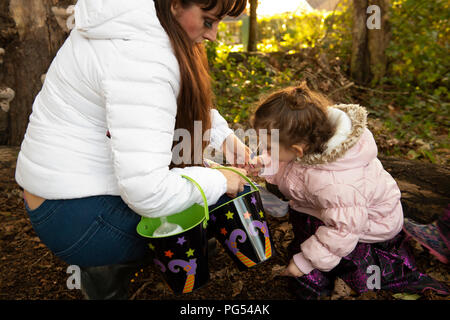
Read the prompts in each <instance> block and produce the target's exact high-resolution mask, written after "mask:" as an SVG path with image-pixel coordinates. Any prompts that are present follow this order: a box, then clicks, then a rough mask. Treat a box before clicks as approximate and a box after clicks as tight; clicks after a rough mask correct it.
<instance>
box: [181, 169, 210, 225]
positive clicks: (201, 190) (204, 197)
mask: <svg viewBox="0 0 450 320" xmlns="http://www.w3.org/2000/svg"><path fill="white" fill-rule="evenodd" d="M182 177H183V178H185V179H187V180H189V181H190V182H192V183H193V184H194V185H195V186H196V187H197V189H198V190H199V191H200V194H201V195H202V198H203V202H204V203H205V205H204V209H205V218H206V219H205V221H204V222H203V227H205V228H206V226H207V225H208V221H209V209H208V201H207V200H206V196H205V193H204V192H203V189H202V187H200V185H199V184H198V183H197V181H195V180H194V179H192V178H191V177H188V176H185V175H182Z"/></svg>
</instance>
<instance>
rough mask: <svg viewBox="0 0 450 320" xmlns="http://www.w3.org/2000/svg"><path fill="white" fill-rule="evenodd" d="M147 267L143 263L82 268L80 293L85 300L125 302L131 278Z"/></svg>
mask: <svg viewBox="0 0 450 320" xmlns="http://www.w3.org/2000/svg"><path fill="white" fill-rule="evenodd" d="M146 265H148V263H145V262H143V261H139V262H132V263H126V264H114V265H107V266H99V267H82V268H80V269H81V292H82V293H83V296H84V298H85V299H87V300H127V299H128V298H129V296H128V288H129V284H130V280H131V276H132V274H133V273H135V272H136V270H138V269H139V268H142V267H144V266H146Z"/></svg>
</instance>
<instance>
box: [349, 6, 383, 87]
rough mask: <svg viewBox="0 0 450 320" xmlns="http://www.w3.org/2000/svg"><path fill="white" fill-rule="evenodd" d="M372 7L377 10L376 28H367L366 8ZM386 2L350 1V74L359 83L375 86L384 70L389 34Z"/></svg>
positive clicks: (367, 16)
mask: <svg viewBox="0 0 450 320" xmlns="http://www.w3.org/2000/svg"><path fill="white" fill-rule="evenodd" d="M371 5H376V6H377V7H378V8H379V9H380V17H379V18H380V21H379V22H380V28H379V29H378V28H374V29H369V28H368V26H367V24H368V20H369V17H370V15H368V13H367V9H368V7H369V6H371ZM389 8H390V1H389V0H354V1H353V43H352V58H351V65H350V73H351V76H352V78H353V80H355V82H357V83H360V84H367V83H369V82H371V81H372V83H377V82H378V81H379V80H380V79H381V78H382V77H383V76H384V75H385V74H386V68H387V57H386V49H387V47H388V45H389V41H390V37H391V33H390V24H389Z"/></svg>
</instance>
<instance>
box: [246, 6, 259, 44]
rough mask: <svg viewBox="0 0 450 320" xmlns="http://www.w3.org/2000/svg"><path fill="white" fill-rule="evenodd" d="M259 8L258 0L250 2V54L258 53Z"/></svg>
mask: <svg viewBox="0 0 450 320" xmlns="http://www.w3.org/2000/svg"><path fill="white" fill-rule="evenodd" d="M257 8H258V0H250V28H249V36H248V46H247V48H248V52H255V51H257V43H258V15H257V14H256V10H257Z"/></svg>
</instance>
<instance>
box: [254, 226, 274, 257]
mask: <svg viewBox="0 0 450 320" xmlns="http://www.w3.org/2000/svg"><path fill="white" fill-rule="evenodd" d="M256 228H258V229H259V230H261V232H262V234H263V235H264V240H265V255H266V258H270V257H271V256H272V246H271V245H270V236H269V228H268V226H267V222H266V221H264V222H261V221H253V222H252V228H249V231H250V233H251V234H252V235H254V236H256V235H258V231H257V230H256Z"/></svg>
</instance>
